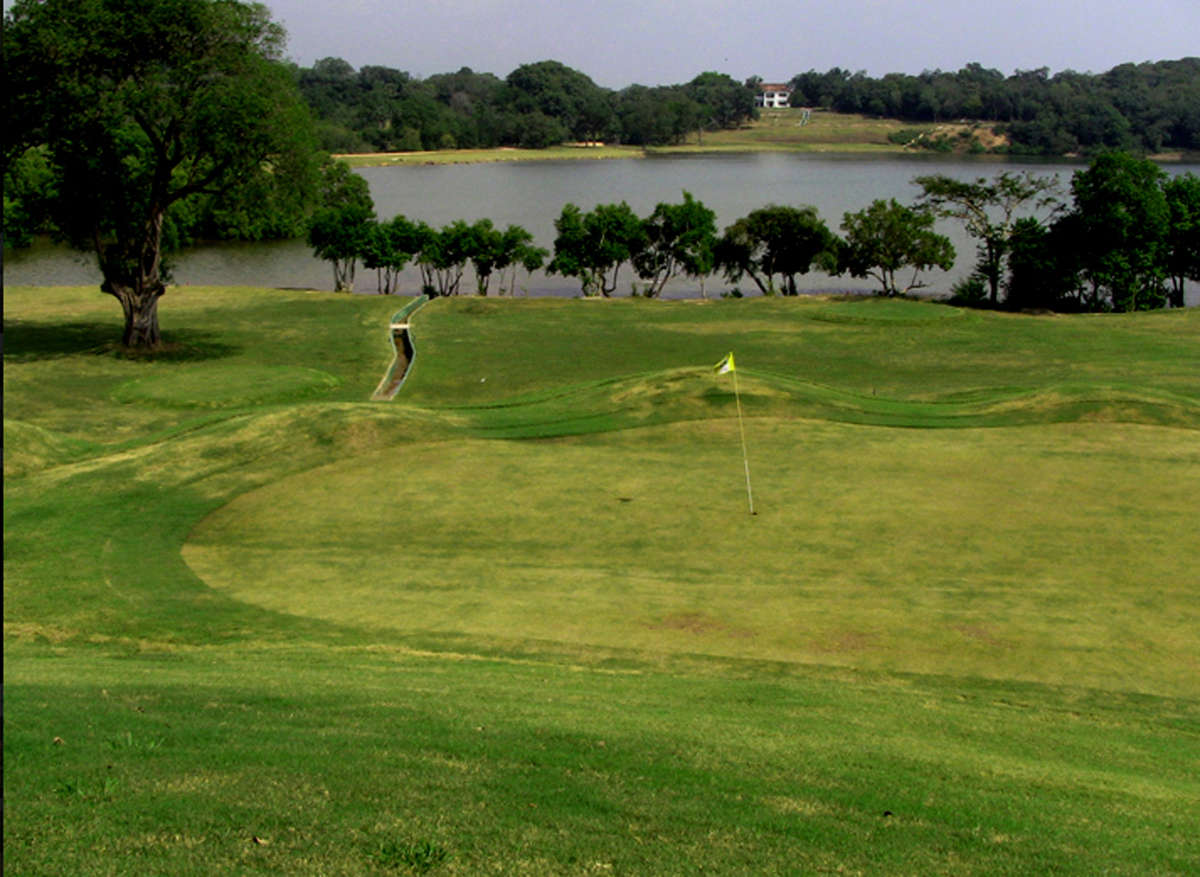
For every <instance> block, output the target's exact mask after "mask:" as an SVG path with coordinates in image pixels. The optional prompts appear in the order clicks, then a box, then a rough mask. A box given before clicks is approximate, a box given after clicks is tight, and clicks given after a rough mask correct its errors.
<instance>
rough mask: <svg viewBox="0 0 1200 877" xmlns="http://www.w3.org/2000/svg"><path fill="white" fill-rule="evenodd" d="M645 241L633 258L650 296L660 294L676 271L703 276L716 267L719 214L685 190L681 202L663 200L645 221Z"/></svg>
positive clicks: (691, 275) (653, 296)
mask: <svg viewBox="0 0 1200 877" xmlns="http://www.w3.org/2000/svg"><path fill="white" fill-rule="evenodd" d="M642 228H643V229H644V230H645V233H646V244H645V246H644V247H643V249H642V250H641V252H639V253H638V254H637V255H636V256H635V257H634V260H633V267H634V269H635V270H636V271H637V273H638V277H640V278H642V279H643V280H645V281H646V284H647V285H646V296H647V298H655V297H656V296H658V295H659V294H660V293H661V292H662V290H663V287H664V286H666V285H667V281H669V280H670V279H671V278H672V277H674V276H676V275H677V274H685V275H687V276H688V277H703V276H705V275H707V274H709V273H710V272H711V271H712V269H713V253H714V251H715V249H716V245H717V214H716V213H714V212H713V211H712V210H709V209H708V208H707V207H705V206H704V204H703V203H702V202H700V201H697V200H696V199H695V198H693V197H692V193H691V192H687V191H685V192H684V193H683V202H682V203H680V204H667V203H665V202H664V203H660V204H659V205H658V206H656V207H655V208H654V212H653V213H651V214H650V216H649V217H647V218H646V220H645V222H643V223H642Z"/></svg>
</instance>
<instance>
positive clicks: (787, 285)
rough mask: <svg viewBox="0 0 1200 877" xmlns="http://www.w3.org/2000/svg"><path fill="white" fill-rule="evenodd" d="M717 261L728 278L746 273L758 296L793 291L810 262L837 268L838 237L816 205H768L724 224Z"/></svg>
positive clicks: (734, 280)
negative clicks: (726, 224) (818, 211)
mask: <svg viewBox="0 0 1200 877" xmlns="http://www.w3.org/2000/svg"><path fill="white" fill-rule="evenodd" d="M717 262H718V263H719V264H720V266H721V267H722V269H723V270H724V271H725V276H726V277H728V278H729V280H730V281H731V282H733V283H736V282H737V281H738V280H739V279H740V278H741V277H742V276H743V275H749V277H750V279H751V280H753V281H754V284H755V285H756V286H757V287H758V288H759V290H760V291H761V292H762V293H763V295H774V294H775V293H776V292H782V293H783V294H784V295H796V294H797V287H796V277H797V275H801V274H807V273H808V272H809V270H810V269H811V268H812V267H813V266H814V265H815V266H817V267H819V268H821V269H823V270H825V271H827V272H828V273H831V274H833V273H837V270H838V247H837V240H836V238H835V237H834V235H833V233H832V232H831V231H830V230H829V229H828V227H827V226H826V225H825V223H824V221H823V220H822V219H821V218H820V217H819V216H818V215H817V210H816V208H815V207H781V206H777V205H774V204H771V205H768V206H766V207H760V208H759V209H757V210H752V211H751V212H750V213H749V214H747V215H746V216H743V217H742V218H741V219H739V220H738V221H737V222H735V223H733V225H731V226H729V227H728V228H726V229H725V234H724V236H723V237H722V238H721V241H720V244H719V245H718V248H717ZM776 275H778V277H779V283H778V284H777V283H776V281H775V277H776Z"/></svg>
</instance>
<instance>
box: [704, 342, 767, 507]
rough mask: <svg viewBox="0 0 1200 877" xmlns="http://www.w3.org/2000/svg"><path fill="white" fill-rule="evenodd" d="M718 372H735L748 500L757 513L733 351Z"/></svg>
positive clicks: (718, 368) (734, 378)
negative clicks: (751, 486)
mask: <svg viewBox="0 0 1200 877" xmlns="http://www.w3.org/2000/svg"><path fill="white" fill-rule="evenodd" d="M713 368H714V370H715V371H716V373H717V374H719V375H723V374H725V372H733V398H734V399H735V400H736V401H737V415H738V434H739V435H741V437H742V465H743V466H744V467H745V469H746V502H748V503H749V504H750V514H752V515H757V514H758V512H756V511H755V510H754V491H753V490H751V488H750V455H749V454H747V453H746V425H745V423H744V421H743V419H742V393H741V391H740V390H739V388H738V376H737V366H736V365H735V364H734V361H733V351H730V352H729V354H728V355H726V357H725V358H724V359H722V360H721V361H720V362H718V363H717V364H716V365H715V366H714V367H713Z"/></svg>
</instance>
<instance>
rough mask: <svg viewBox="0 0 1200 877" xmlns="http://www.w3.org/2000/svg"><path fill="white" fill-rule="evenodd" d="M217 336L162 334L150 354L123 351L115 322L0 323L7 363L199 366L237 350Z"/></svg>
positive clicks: (183, 332)
mask: <svg viewBox="0 0 1200 877" xmlns="http://www.w3.org/2000/svg"><path fill="white" fill-rule="evenodd" d="M220 337H221V336H220V334H218V333H216V332H209V331H207V330H203V329H188V328H182V329H172V330H170V331H169V332H164V333H163V339H164V340H163V346H162V348H161V349H159V350H154V351H137V350H126V349H125V348H123V347H122V346H121V341H120V339H121V326H120V323H119V322H114V321H112V320H106V321H87V322H85V321H76V322H57V321H56V322H37V321H33V320H12V319H9V320H5V321H4V358H5V359H6V360H8V361H11V362H37V361H39V360H44V359H59V358H61V357H64V356H76V355H78V354H92V355H94V356H112V357H116V358H119V359H139V360H150V361H157V362H199V361H203V360H209V359H222V358H224V357H226V356H232V355H233V354H235V353H237V352H238V348H237V347H235V346H233V345H231V344H228V343H226V342H224V341H221V340H219V339H220Z"/></svg>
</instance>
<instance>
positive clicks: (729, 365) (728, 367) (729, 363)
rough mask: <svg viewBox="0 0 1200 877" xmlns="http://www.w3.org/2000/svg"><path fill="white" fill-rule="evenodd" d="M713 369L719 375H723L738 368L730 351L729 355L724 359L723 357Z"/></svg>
mask: <svg viewBox="0 0 1200 877" xmlns="http://www.w3.org/2000/svg"><path fill="white" fill-rule="evenodd" d="M713 371H715V372H716V373H717V374H719V375H723V374H725V372H731V371H736V369H735V368H734V366H733V354H732V353H730V354H729V355H728V356H726V357H725V358H724V359H722V360H721V361H720V362H718V363H717V364H716V365H715V366H713Z"/></svg>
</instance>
